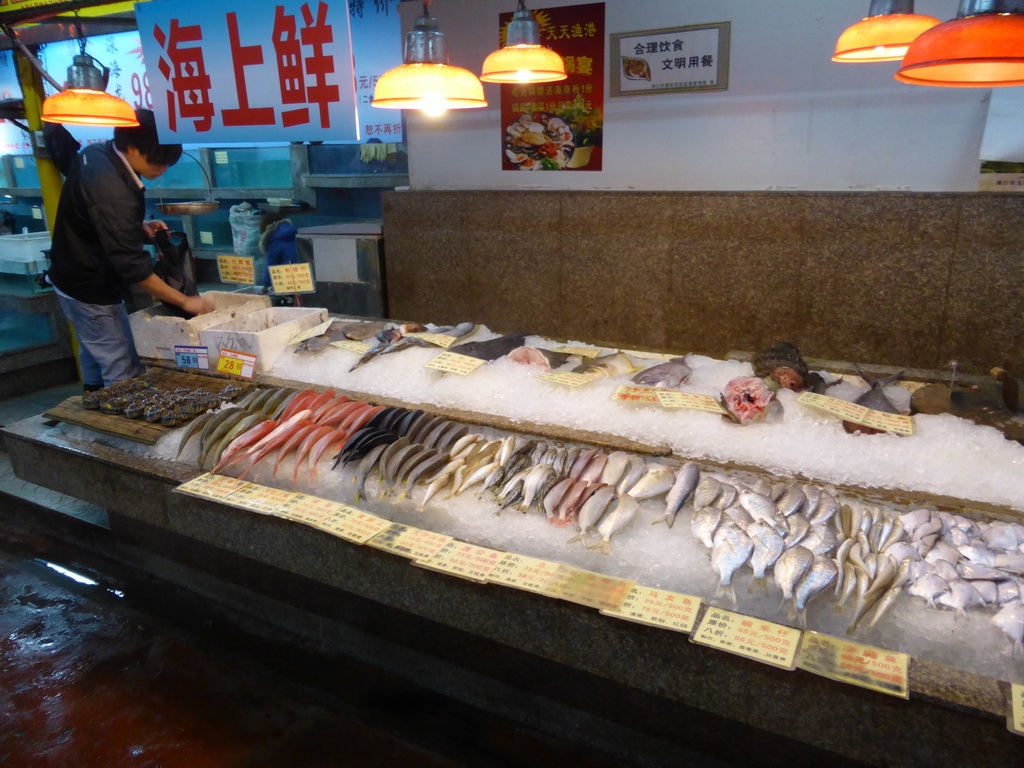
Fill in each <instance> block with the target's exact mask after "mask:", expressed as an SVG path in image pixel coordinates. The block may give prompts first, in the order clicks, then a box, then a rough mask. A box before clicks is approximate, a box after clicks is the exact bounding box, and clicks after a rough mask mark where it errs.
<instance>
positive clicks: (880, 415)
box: [797, 392, 914, 435]
mask: <svg viewBox="0 0 1024 768" xmlns="http://www.w3.org/2000/svg"><path fill="white" fill-rule="evenodd" d="M797 402H798V403H803V404H804V405H809V406H811V407H812V408H817V409H818V410H821V411H825V412H826V413H830V414H832V415H833V416H838V417H839V418H841V419H843V420H844V421H852V422H853V423H854V424H860V425H861V426H864V427H871V428H872V429H880V430H882V431H884V432H894V433H896V434H897V435H912V434H914V420H913V419H912V418H911V417H910V416H905V415H903V414H902V413H885V412H884V411H876V410H873V409H871V408H865V407H864V406H863V405H858V404H857V403H851V402H849V401H848V400H840V399H839V398H837V397H829V396H828V395H819V394H817V393H814V392H804V393H803V394H802V395H800V397H798V398H797Z"/></svg>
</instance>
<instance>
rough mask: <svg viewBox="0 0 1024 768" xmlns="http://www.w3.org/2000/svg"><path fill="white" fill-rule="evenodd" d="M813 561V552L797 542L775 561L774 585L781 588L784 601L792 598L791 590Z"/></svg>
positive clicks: (773, 571)
mask: <svg viewBox="0 0 1024 768" xmlns="http://www.w3.org/2000/svg"><path fill="white" fill-rule="evenodd" d="M813 562H814V553H813V552H811V550H809V549H806V548H804V547H801V546H800V545H799V544H797V545H796V546H794V547H791V548H789V549H787V550H786V551H785V552H783V553H782V554H781V555H780V556H779V559H778V560H776V561H775V567H774V568H773V569H772V576H773V577H774V579H775V583H776V585H778V587H779V589H781V590H782V599H783V600H784V601H785V600H792V599H793V590H795V589H796V586H797V584H799V583H800V579H802V578H803V577H804V574H805V573H807V569H808V568H810V567H811V563H813Z"/></svg>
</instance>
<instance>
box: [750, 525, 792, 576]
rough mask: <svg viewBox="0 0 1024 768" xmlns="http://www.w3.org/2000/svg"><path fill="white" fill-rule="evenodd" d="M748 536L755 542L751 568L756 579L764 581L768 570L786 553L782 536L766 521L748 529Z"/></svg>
mask: <svg viewBox="0 0 1024 768" xmlns="http://www.w3.org/2000/svg"><path fill="white" fill-rule="evenodd" d="M747 535H748V536H750V540H751V541H753V542H754V553H753V554H752V555H751V556H750V567H751V568H752V569H753V571H754V578H755V579H763V578H765V576H766V575H767V573H768V569H769V568H771V567H772V566H773V565H775V562H776V561H777V560H778V559H779V558H780V557H781V556H782V553H783V552H785V550H786V547H785V544H784V542H783V539H782V536H781V535H780V534H779V532H778V531H776V530H775V529H774V528H772V526H771V525H769V524H768V522H767V521H765V520H758V521H756V522H755V523H754V524H753V525H752V526H750V528H748V529H747Z"/></svg>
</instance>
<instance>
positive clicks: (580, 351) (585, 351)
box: [554, 346, 601, 357]
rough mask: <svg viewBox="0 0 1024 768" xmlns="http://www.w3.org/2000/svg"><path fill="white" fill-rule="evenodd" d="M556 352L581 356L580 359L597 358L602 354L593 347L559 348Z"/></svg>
mask: <svg viewBox="0 0 1024 768" xmlns="http://www.w3.org/2000/svg"><path fill="white" fill-rule="evenodd" d="M554 351H555V352H559V353H561V354H563V355H579V356H580V357H597V356H598V355H600V354H601V350H600V349H594V348H593V347H572V346H569V347H558V348H557V349H555V350H554Z"/></svg>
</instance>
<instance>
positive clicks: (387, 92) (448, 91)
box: [370, 63, 487, 112]
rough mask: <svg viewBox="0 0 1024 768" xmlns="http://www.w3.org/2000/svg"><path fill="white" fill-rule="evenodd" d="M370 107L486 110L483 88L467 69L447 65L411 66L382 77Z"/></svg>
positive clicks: (435, 110)
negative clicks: (479, 108) (484, 108)
mask: <svg viewBox="0 0 1024 768" xmlns="http://www.w3.org/2000/svg"><path fill="white" fill-rule="evenodd" d="M370 104H371V106H374V107H383V108H384V109H422V110H426V111H428V112H441V111H444V110H446V109H474V108H477V107H486V106H487V101H486V100H485V99H484V88H483V86H482V85H480V81H479V80H478V79H477V77H476V75H474V74H473V73H472V72H470V71H469V70H468V69H463V68H462V67H453V66H451V65H450V64H430V63H413V64H402V65H400V66H397V67H393V68H391V69H389V70H388V71H387V72H385V73H384V74H383V75H381V77H380V79H379V80H378V81H377V86H376V87H375V88H374V91H373V101H372V102H370Z"/></svg>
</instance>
